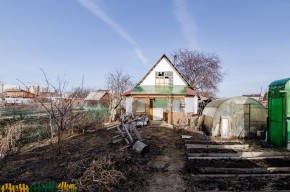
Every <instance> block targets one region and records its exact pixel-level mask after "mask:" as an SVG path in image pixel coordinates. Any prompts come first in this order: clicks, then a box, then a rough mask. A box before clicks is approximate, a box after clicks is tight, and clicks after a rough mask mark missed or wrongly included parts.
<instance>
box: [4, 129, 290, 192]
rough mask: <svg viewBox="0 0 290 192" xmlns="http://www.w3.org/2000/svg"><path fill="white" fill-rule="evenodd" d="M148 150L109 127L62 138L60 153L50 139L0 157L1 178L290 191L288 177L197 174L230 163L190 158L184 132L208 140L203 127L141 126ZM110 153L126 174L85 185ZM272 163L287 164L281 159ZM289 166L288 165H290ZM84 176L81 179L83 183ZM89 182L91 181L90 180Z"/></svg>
mask: <svg viewBox="0 0 290 192" xmlns="http://www.w3.org/2000/svg"><path fill="white" fill-rule="evenodd" d="M139 130H140V132H141V135H142V137H143V139H144V140H143V142H144V143H145V144H146V145H148V146H149V152H148V153H145V154H139V153H136V152H135V151H133V150H132V149H131V148H126V149H121V148H122V147H123V146H125V144H123V143H118V144H112V142H111V139H112V136H113V135H114V133H112V132H110V131H107V130H106V129H98V130H96V131H94V132H89V133H85V134H78V135H74V136H70V137H69V138H67V139H66V140H65V141H64V145H63V152H62V153H61V155H56V153H55V150H54V149H53V148H52V147H51V145H50V144H49V142H48V141H42V142H38V143H31V144H28V145H25V146H23V147H21V148H20V150H19V151H18V152H17V153H16V154H13V155H9V156H7V157H5V158H4V159H2V160H0V183H2V184H3V183H6V182H11V183H15V184H18V183H27V184H30V183H32V182H48V181H55V182H60V181H67V182H69V183H76V184H77V186H79V188H81V191H150V192H153V191H154V192H156V191H157V192H158V191H160V192H161V191H168V192H175V191H177V192H179V191H180V192H181V191H257V190H258V191H273V190H290V180H289V179H290V177H289V176H272V177H255V178H253V177H223V178H206V177H198V176H196V175H195V174H194V173H195V172H194V171H195V167H198V166H206V165H216V167H221V166H222V165H223V164H225V163H228V162H223V161H218V162H213V161H208V162H206V161H196V162H194V161H190V162H189V161H188V160H187V153H186V149H185V144H184V140H183V139H182V138H181V135H182V134H187V135H192V136H193V140H206V139H208V138H207V137H206V136H205V135H204V134H203V133H202V132H198V131H193V132H188V131H184V130H180V129H169V128H162V127H160V128H156V127H155V128H150V127H144V128H140V129H139ZM103 157H107V158H109V159H111V160H112V161H114V162H115V163H114V169H115V171H118V173H122V176H124V177H122V179H120V180H119V182H118V183H113V184H112V185H111V186H110V187H109V188H101V187H100V188H95V189H92V188H90V190H89V189H88V188H85V187H84V188H82V187H81V185H85V184H86V183H85V182H84V180H82V178H83V177H84V173H85V171H86V170H87V169H88V168H89V167H90V165H91V163H92V162H93V160H98V159H102V158H103ZM231 163H232V164H234V163H237V164H239V165H240V167H244V166H246V167H247V166H250V167H256V166H260V165H261V164H263V163H264V164H267V163H268V162H261V161H260V162H254V161H253V162H247V163H245V164H244V163H243V162H240V163H239V162H230V163H229V164H228V165H229V167H231V166H230V164H231ZM270 163H272V164H274V165H276V164H278V165H279V164H285V165H288V163H289V161H283V160H282V161H281V162H278V163H276V164H275V162H274V163H273V162H270ZM289 165H290V164H289ZM82 181H83V182H82ZM93 182H96V180H95V181H93V179H92V181H91V183H93ZM87 183H89V184H90V181H87Z"/></svg>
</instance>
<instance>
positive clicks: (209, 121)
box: [203, 96, 267, 138]
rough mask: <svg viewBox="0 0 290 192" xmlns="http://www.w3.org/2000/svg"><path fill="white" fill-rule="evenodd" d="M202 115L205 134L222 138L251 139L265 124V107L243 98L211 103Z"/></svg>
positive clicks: (219, 100) (253, 100)
mask: <svg viewBox="0 0 290 192" xmlns="http://www.w3.org/2000/svg"><path fill="white" fill-rule="evenodd" d="M203 115H204V127H205V128H206V130H207V132H208V133H210V135H212V136H221V137H222V138H231V137H238V138H245V137H253V136H256V135H257V131H258V130H261V131H263V129H264V127H265V126H266V124H267V111H266V109H265V107H264V106H263V105H262V104H261V103H259V102H258V101H256V100H255V99H252V98H249V97H243V96H239V97H233V98H227V99H217V100H214V101H211V102H210V103H208V104H207V105H206V107H205V108H204V110H203Z"/></svg>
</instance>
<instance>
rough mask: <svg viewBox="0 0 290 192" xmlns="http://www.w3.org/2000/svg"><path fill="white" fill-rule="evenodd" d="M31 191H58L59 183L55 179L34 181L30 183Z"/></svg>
mask: <svg viewBox="0 0 290 192" xmlns="http://www.w3.org/2000/svg"><path fill="white" fill-rule="evenodd" d="M29 191H32V192H51V191H57V184H56V183H55V182H53V181H52V182H49V183H33V184H31V185H30V187H29Z"/></svg>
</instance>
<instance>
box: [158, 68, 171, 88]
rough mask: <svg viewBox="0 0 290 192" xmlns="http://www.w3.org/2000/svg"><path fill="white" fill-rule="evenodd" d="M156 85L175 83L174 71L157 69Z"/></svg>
mask: <svg viewBox="0 0 290 192" xmlns="http://www.w3.org/2000/svg"><path fill="white" fill-rule="evenodd" d="M155 85H173V71H156V72H155Z"/></svg>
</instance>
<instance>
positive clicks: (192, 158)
mask: <svg viewBox="0 0 290 192" xmlns="http://www.w3.org/2000/svg"><path fill="white" fill-rule="evenodd" d="M284 158H285V156H269V157H188V159H189V160H194V159H198V160H205V159H208V160H212V159H249V160H250V159H253V160H254V159H284Z"/></svg>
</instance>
